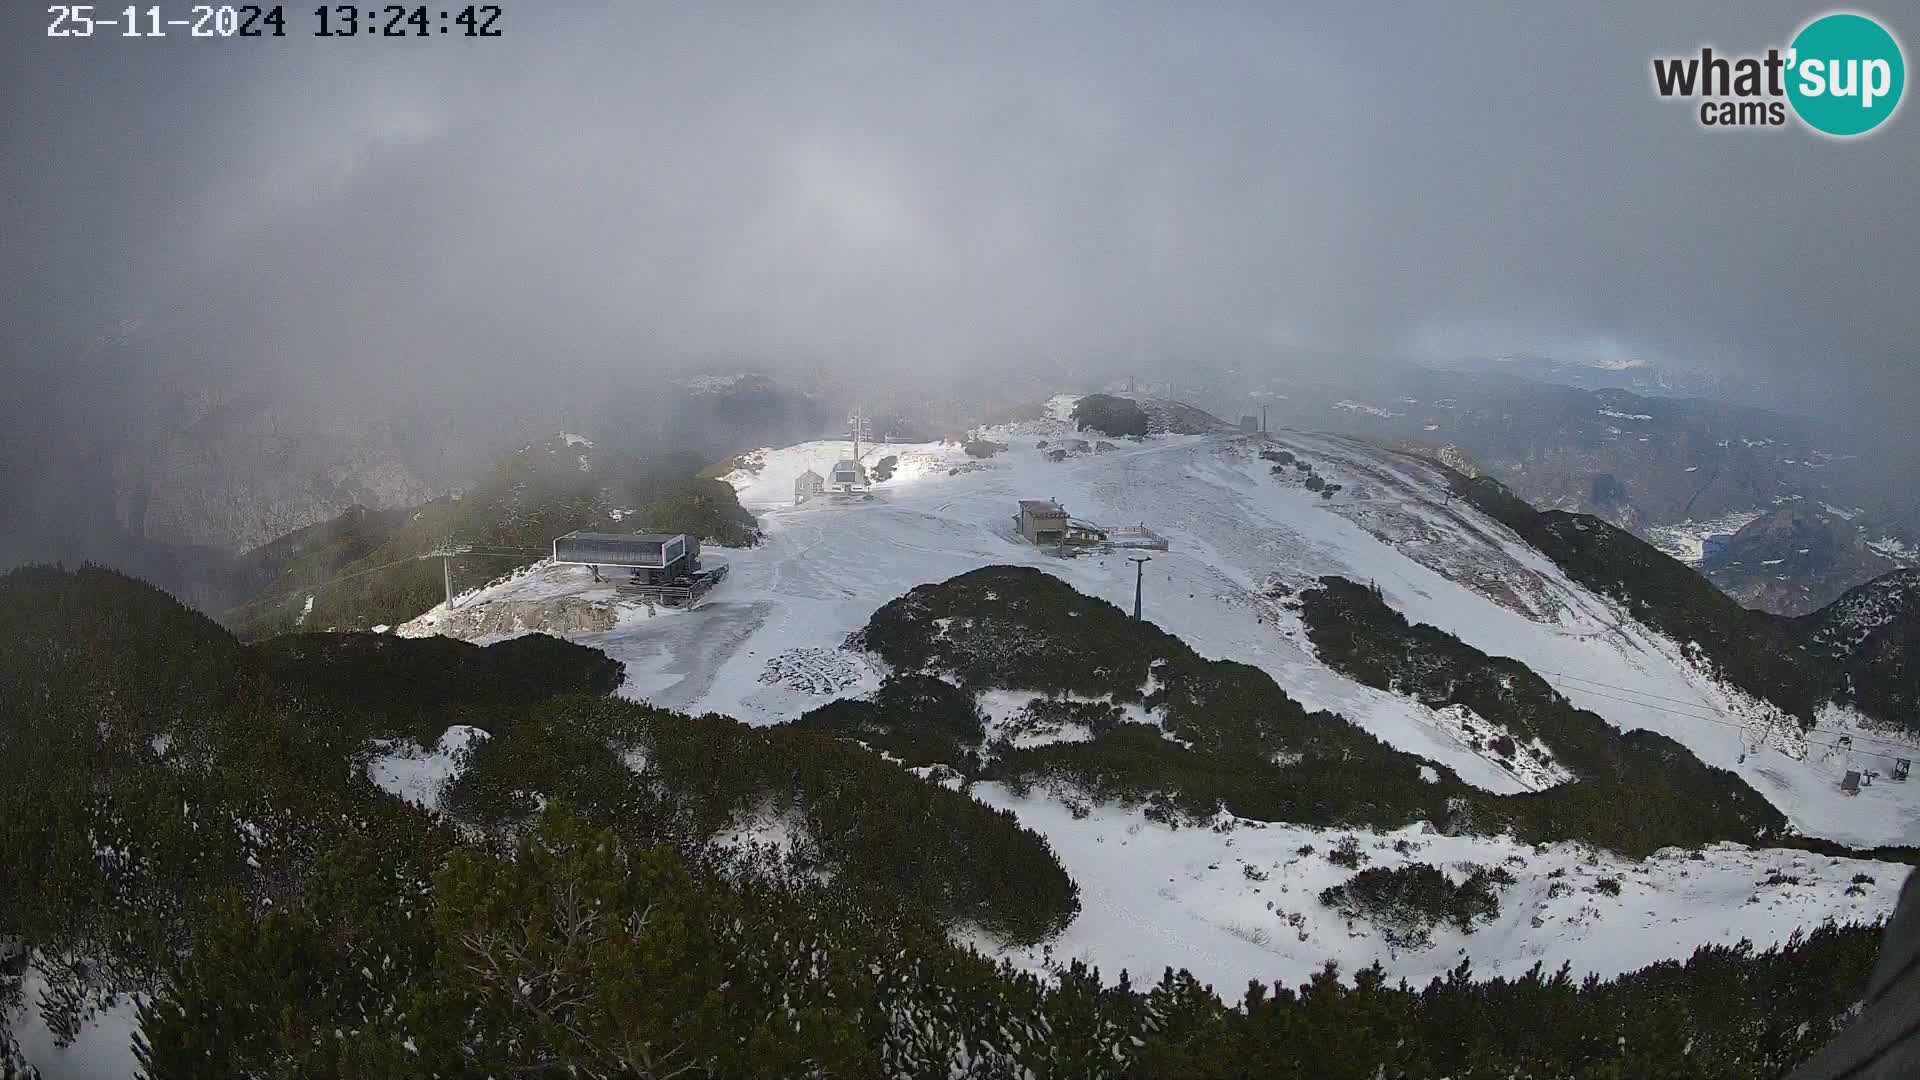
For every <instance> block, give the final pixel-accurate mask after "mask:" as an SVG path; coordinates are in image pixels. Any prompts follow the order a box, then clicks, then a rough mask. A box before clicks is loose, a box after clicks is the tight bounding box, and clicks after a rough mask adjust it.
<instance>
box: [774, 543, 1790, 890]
mask: <svg viewBox="0 0 1920 1080" xmlns="http://www.w3.org/2000/svg"><path fill="white" fill-rule="evenodd" d="M1308 612H1309V614H1308V618H1309V625H1310V626H1312V627H1313V629H1314V633H1315V642H1316V644H1317V645H1320V647H1321V648H1322V650H1323V651H1325V652H1331V653H1333V654H1334V655H1335V659H1336V660H1337V661H1338V662H1341V663H1345V664H1348V665H1349V666H1351V667H1352V668H1353V669H1354V670H1356V671H1359V672H1361V677H1362V678H1363V681H1375V682H1377V683H1378V684H1379V685H1387V684H1388V683H1390V682H1391V681H1392V679H1391V678H1390V677H1389V676H1388V675H1386V674H1373V673H1372V672H1371V671H1370V670H1368V669H1369V668H1370V667H1375V666H1377V665H1379V664H1380V663H1382V662H1383V661H1382V658H1392V660H1393V662H1395V663H1401V662H1403V661H1404V662H1405V664H1406V665H1407V669H1406V670H1407V672H1408V673H1412V672H1422V671H1424V672H1426V673H1429V674H1432V675H1436V676H1443V677H1444V681H1445V684H1446V685H1445V686H1444V688H1442V687H1439V686H1436V687H1434V688H1432V689H1430V690H1429V693H1430V694H1431V695H1432V696H1434V697H1435V698H1436V700H1437V699H1440V698H1445V699H1447V700H1452V699H1454V698H1458V699H1460V700H1461V701H1463V702H1467V703H1472V704H1475V705H1477V706H1478V707H1480V708H1483V709H1487V710H1488V711H1489V712H1492V713H1494V714H1495V715H1499V716H1501V717H1503V718H1504V717H1508V716H1515V717H1518V716H1519V715H1521V714H1524V715H1525V716H1526V719H1525V720H1524V721H1516V724H1517V732H1519V733H1525V734H1527V735H1529V736H1537V737H1539V738H1541V739H1542V740H1543V741H1544V742H1546V743H1547V744H1548V745H1549V746H1550V747H1552V748H1553V749H1554V750H1555V752H1556V753H1557V754H1558V755H1559V756H1560V757H1561V758H1562V759H1563V760H1564V761H1565V762H1566V763H1567V765H1568V767H1570V768H1572V769H1573V770H1574V771H1575V772H1576V774H1577V777H1578V780H1577V782H1574V783H1568V784H1561V785H1557V786H1555V787H1553V788H1550V789H1548V790H1546V791H1543V792H1537V793H1533V794H1526V795H1513V796H1498V795H1492V794H1489V793H1487V792H1485V791H1482V790H1480V789H1478V788H1475V787H1472V786H1470V785H1468V784H1465V783H1462V782H1461V781H1460V780H1459V778H1458V777H1456V776H1455V775H1454V774H1453V773H1452V771H1451V770H1449V769H1447V768H1446V767H1445V766H1443V765H1440V764H1438V763H1437V762H1433V761H1429V760H1426V759H1423V758H1419V757H1416V756H1414V755H1412V754H1408V753H1405V752H1403V751H1400V750H1396V749H1394V748H1393V747H1391V746H1388V745H1387V744H1385V743H1383V742H1381V741H1380V740H1379V739H1377V738H1375V737H1374V736H1373V735H1371V734H1369V733H1367V732H1366V731H1364V730H1362V729H1360V728H1359V727H1357V726H1355V725H1354V724H1352V723H1351V722H1349V721H1348V720H1347V719H1345V718H1344V717H1341V716H1339V715H1336V714H1334V713H1328V712H1316V713H1309V712H1307V711H1306V710H1305V709H1303V708H1302V707H1301V706H1300V705H1299V703H1298V702H1296V701H1294V700H1293V699H1292V698H1291V697H1289V696H1288V695H1287V694H1286V692H1285V691H1283V690H1282V689H1281V688H1280V687H1279V686H1278V685H1276V684H1275V683H1274V681H1273V679H1272V678H1271V677H1270V676H1268V675H1267V674H1266V673H1265V672H1263V671H1261V670H1259V669H1257V668H1254V667H1250V666H1248V665H1245V664H1235V663H1230V662H1225V661H1213V660H1206V659H1203V658H1202V657H1200V656H1198V655H1197V654H1195V653H1194V652H1193V650H1192V649H1190V648H1188V647H1187V645H1186V644H1185V643H1184V642H1182V641H1180V640H1179V639H1178V638H1176V637H1174V636H1172V635H1171V634H1168V633H1166V632H1164V631H1162V630H1160V629H1159V628H1157V627H1155V626H1153V625H1152V624H1150V623H1144V622H1137V621H1135V620H1133V619H1130V618H1128V617H1127V616H1126V614H1125V613H1124V612H1122V611H1121V610H1120V609H1119V608H1117V607H1114V606H1113V605H1112V604H1108V603H1106V602H1105V601H1102V600H1098V599H1094V598H1092V597H1088V596H1085V595H1082V594H1080V593H1078V592H1076V591H1075V590H1074V589H1073V588H1072V587H1071V586H1069V585H1067V584H1065V583H1064V582H1062V581H1060V580H1059V579H1058V578H1055V577H1053V576H1051V575H1049V574H1045V573H1042V572H1040V571H1038V570H1034V569H1031V568H1027V567H1011V566H990V567H985V568H983V569H980V570H976V571H973V572H971V573H967V574H962V575H960V576H959V577H956V578H953V579H951V580H949V581H946V582H942V583H940V584H937V585H923V586H920V587H919V588H916V589H914V590H913V591H912V592H910V593H908V594H907V595H905V596H903V597H900V598H899V599H897V600H895V601H893V602H892V603H889V604H887V605H886V606H885V607H883V608H881V609H880V610H879V611H877V612H875V613H874V616H873V618H872V619H871V620H869V622H868V624H867V626H866V628H865V630H864V631H863V634H862V637H861V643H862V644H864V645H865V647H866V648H868V649H871V650H873V651H874V653H876V654H877V655H878V656H879V657H880V659H882V660H883V661H885V662H886V664H887V665H888V666H889V668H890V670H891V671H893V673H894V674H893V675H892V677H891V678H890V679H889V681H888V682H887V684H886V685H884V686H883V687H882V688H881V690H880V692H879V693H878V694H876V695H875V696H874V698H873V699H872V700H871V701H868V702H857V703H845V702H842V703H835V704H833V705H829V706H827V707H825V708H823V709H821V710H817V711H816V712H814V713H812V714H809V716H808V717H806V718H804V719H803V720H802V721H801V723H802V724H806V725H811V726H819V727H823V728H827V729H829V730H840V731H843V732H845V733H847V734H849V735H851V736H854V737H857V738H860V739H863V740H867V741H871V742H873V744H874V745H877V746H883V747H886V748H888V749H889V750H891V751H892V752H894V753H896V754H901V755H902V756H903V757H905V758H906V759H907V760H909V761H911V762H914V763H916V764H931V763H933V762H940V763H943V764H946V765H948V766H950V767H952V768H955V769H959V770H962V771H965V772H968V773H969V774H970V775H975V776H978V777H980V778H983V779H994V780H1001V781H1005V782H1008V783H1010V784H1014V785H1018V786H1021V787H1026V786H1034V785H1042V786H1044V785H1063V786H1064V787H1065V788H1066V789H1067V790H1069V791H1072V792H1075V793H1078V794H1079V795H1081V796H1084V797H1087V798H1091V799H1093V800H1095V801H1119V802H1121V803H1123V804H1127V805H1140V804H1144V805H1145V806H1146V808H1147V812H1148V814H1149V815H1150V816H1157V817H1161V818H1164V819H1168V820H1176V821H1177V820H1182V819H1185V820H1195V821H1206V820H1208V819H1210V818H1211V817H1212V816H1213V815H1214V814H1216V813H1218V812H1219V811H1221V810H1226V811H1228V812H1230V813H1232V814H1234V815H1236V816H1238V817H1244V818H1252V819H1256V820H1261V821H1287V822H1295V823H1305V824H1314V825H1328V826H1349V827H1367V828H1374V829H1382V830H1384V829H1392V828H1397V827H1399V826H1402V825H1406V824H1408V823H1410V822H1414V821H1431V822H1434V823H1435V824H1436V825H1437V826H1439V827H1440V828H1442V829H1444V830H1449V831H1451V830H1460V831H1467V832H1485V833H1489V834H1491V833H1498V832H1501V831H1503V830H1506V829H1512V830H1513V831H1514V832H1515V833H1516V834H1517V835H1519V836H1521V837H1523V838H1526V839H1529V840H1534V841H1550V840H1568V839H1578V840H1586V841H1589V842H1591V843H1594V844H1597V845H1599V846H1602V847H1606V848H1610V849H1612V850H1615V851H1618V852H1621V853H1623V854H1629V855H1644V854H1647V853H1649V852H1651V851H1654V850H1655V849H1658V848H1661V847H1666V846H1670V845H1679V846H1698V845H1700V844H1704V843H1710V842H1712V841H1715V840H1735V841H1741V842H1752V841H1754V840H1756V839H1759V838H1762V837H1766V836H1770V835H1774V834H1776V833H1778V832H1779V831H1780V830H1781V829H1782V827H1783V826H1784V825H1785V818H1784V817H1782V816H1781V814H1780V812H1779V811H1778V810H1776V809H1774V808H1773V807H1772V806H1770V805H1768V803H1767V802H1766V800H1765V799H1763V798H1761V797H1760V796H1759V795H1758V794H1757V793H1755V792H1754V791H1753V790H1752V789H1751V788H1750V787H1748V786H1747V785H1746V784H1745V783H1744V782H1742V781H1741V780H1740V779H1739V778H1737V777H1735V776H1733V775H1732V774H1730V773H1726V772H1724V771H1722V770H1718V769H1712V768H1708V767H1707V766H1704V765H1702V764H1701V763H1700V762H1699V761H1698V760H1697V759H1695V758H1694V757H1693V755H1692V754H1691V753H1689V752H1688V751H1687V750H1686V748H1684V747H1682V746H1680V745H1679V744H1677V743H1674V742H1672V741H1671V740H1669V739H1666V738H1663V737H1661V736H1659V735H1655V734H1653V733H1650V732H1637V733H1634V734H1631V735H1622V734H1620V733H1619V732H1618V731H1617V730H1616V729H1614V728H1613V727H1611V726H1610V725H1608V724H1607V723H1606V722H1605V721H1604V720H1602V719H1600V718H1599V717H1597V716H1594V715H1593V714H1591V713H1586V712H1582V711H1580V710H1576V709H1573V708H1572V707H1571V706H1568V705H1566V703H1565V702H1564V701H1561V700H1560V699H1559V698H1558V695H1556V694H1554V693H1553V691H1552V690H1551V688H1549V687H1547V686H1546V685H1545V684H1544V683H1542V682H1540V680H1539V679H1538V678H1537V677H1536V676H1533V675H1532V674H1531V673H1530V672H1528V671H1527V670H1526V668H1525V667H1524V666H1523V665H1519V664H1516V663H1514V662H1512V661H1496V660H1491V659H1489V658H1487V657H1485V656H1483V655H1481V654H1478V653H1476V652H1474V651H1473V650H1471V649H1467V648H1465V647H1464V646H1461V645H1460V644H1459V643H1458V642H1457V641H1452V640H1451V639H1449V638H1448V637H1447V636H1446V635H1444V634H1432V633H1427V632H1426V631H1428V630H1430V628H1420V630H1418V631H1415V630H1410V629H1409V628H1408V627H1407V626H1406V623H1405V621H1404V620H1401V619H1400V618H1399V616H1398V615H1396V614H1395V613H1393V612H1392V611H1390V610H1387V609H1386V608H1385V607H1384V605H1383V604H1381V603H1380V601H1379V600H1378V598H1376V597H1374V596H1373V594H1371V593H1370V592H1368V591H1367V590H1365V589H1362V588H1359V587H1358V586H1353V585H1351V584H1350V583H1346V582H1340V581H1338V580H1337V579H1334V580H1330V581H1328V582H1326V583H1323V588H1322V590H1321V591H1320V593H1318V594H1315V595H1313V596H1311V597H1310V598H1309V601H1308ZM1447 672H1451V673H1452V674H1451V676H1447V675H1446V673H1447ZM930 675H931V676H940V677H943V678H946V679H951V680H952V681H953V683H954V684H955V685H956V686H957V687H958V688H959V690H960V691H964V692H965V693H966V694H967V695H969V697H968V698H967V699H966V701H970V695H972V694H976V693H980V692H985V691H992V690H1000V691H1030V692H1033V693H1036V694H1038V695H1040V696H1042V697H1043V698H1046V699H1048V703H1047V705H1046V708H1047V709H1050V710H1051V711H1052V713H1053V715H1052V716H1051V717H1050V719H1052V720H1053V722H1054V723H1055V725H1056V727H1058V726H1068V727H1076V728H1078V729H1080V730H1082V731H1083V732H1084V737H1082V735H1080V734H1076V735H1075V736H1074V737H1072V738H1055V739H1046V738H1042V739H1037V740H1028V741H1026V744H1025V745H1016V744H1015V743H1014V742H1009V741H1004V740H1003V741H1001V742H998V743H991V742H988V741H986V739H985V735H984V731H983V729H982V728H981V727H980V726H979V724H978V721H977V720H971V719H969V717H968V715H967V711H966V701H955V700H954V699H953V697H952V693H951V692H950V691H943V690H941V689H940V687H941V686H943V685H944V684H943V683H942V682H941V681H940V679H938V678H935V679H929V678H927V676H930ZM1469 675H1470V676H1471V679H1469V678H1468V676H1469ZM1503 701H1505V702H1512V703H1513V704H1512V705H1511V707H1509V706H1508V705H1505V704H1496V703H1497V702H1503ZM1443 703H1444V702H1443ZM1628 802H1632V803H1634V804H1636V805H1639V806H1641V807H1643V809H1644V811H1645V812H1640V813H1635V814H1632V815H1622V814H1620V813H1618V812H1617V807H1618V806H1620V805H1622V804H1624V803H1628Z"/></svg>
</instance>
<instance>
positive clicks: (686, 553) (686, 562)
mask: <svg viewBox="0 0 1920 1080" xmlns="http://www.w3.org/2000/svg"><path fill="white" fill-rule="evenodd" d="M553 561H554V562H555V563H558V564H570V565H574V566H586V567H590V568H592V570H593V572H594V574H595V575H599V574H601V573H602V572H605V573H606V574H607V576H610V577H623V578H631V579H633V580H634V581H637V582H639V583H640V584H643V585H663V584H666V583H667V582H670V581H676V580H679V579H680V578H684V577H688V576H690V575H692V574H695V573H697V572H699V570H700V538H699V537H697V536H694V535H693V534H692V533H595V532H570V533H568V534H566V535H565V536H561V537H556V538H555V539H554V541H553Z"/></svg>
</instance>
